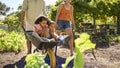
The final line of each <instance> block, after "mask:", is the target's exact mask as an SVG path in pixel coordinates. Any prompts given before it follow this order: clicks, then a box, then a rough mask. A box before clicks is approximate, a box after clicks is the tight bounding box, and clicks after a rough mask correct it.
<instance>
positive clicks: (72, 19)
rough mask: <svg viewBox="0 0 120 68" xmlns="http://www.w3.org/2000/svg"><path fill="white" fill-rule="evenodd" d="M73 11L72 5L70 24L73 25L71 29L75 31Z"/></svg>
mask: <svg viewBox="0 0 120 68" xmlns="http://www.w3.org/2000/svg"><path fill="white" fill-rule="evenodd" d="M73 11H74V7H73V6H72V10H71V17H70V19H71V22H72V25H73V30H74V31H75V30H76V26H75V21H74V15H73V13H74V12H73Z"/></svg>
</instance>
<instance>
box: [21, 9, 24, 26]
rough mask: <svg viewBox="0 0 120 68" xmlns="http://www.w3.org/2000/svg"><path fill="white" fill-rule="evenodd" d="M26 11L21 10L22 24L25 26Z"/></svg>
mask: <svg viewBox="0 0 120 68" xmlns="http://www.w3.org/2000/svg"><path fill="white" fill-rule="evenodd" d="M24 18H25V11H21V26H24V24H25V22H24Z"/></svg>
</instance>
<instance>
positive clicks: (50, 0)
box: [0, 0, 56, 14]
mask: <svg viewBox="0 0 120 68" xmlns="http://www.w3.org/2000/svg"><path fill="white" fill-rule="evenodd" d="M0 2H2V3H4V4H6V5H7V6H9V7H10V8H13V9H11V10H10V11H9V12H8V14H9V13H11V12H14V11H17V8H18V6H19V5H21V4H22V3H23V0H0ZM55 2H56V0H45V3H46V5H49V4H55Z"/></svg>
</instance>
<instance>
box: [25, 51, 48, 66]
mask: <svg viewBox="0 0 120 68" xmlns="http://www.w3.org/2000/svg"><path fill="white" fill-rule="evenodd" d="M45 56H46V55H41V54H39V53H33V54H30V55H27V57H26V59H25V60H26V65H25V68H50V66H49V65H48V64H46V63H45V61H44V58H45Z"/></svg>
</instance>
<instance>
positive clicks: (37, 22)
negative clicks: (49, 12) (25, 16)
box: [35, 16, 48, 24]
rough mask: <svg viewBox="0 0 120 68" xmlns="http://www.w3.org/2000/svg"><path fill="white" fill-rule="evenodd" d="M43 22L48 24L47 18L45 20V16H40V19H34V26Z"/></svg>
mask: <svg viewBox="0 0 120 68" xmlns="http://www.w3.org/2000/svg"><path fill="white" fill-rule="evenodd" d="M44 20H45V21H47V22H48V18H47V17H45V16H40V17H38V18H37V19H36V21H35V24H39V23H40V22H42V21H44Z"/></svg>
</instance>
